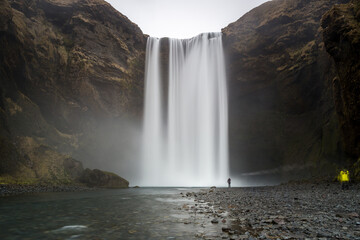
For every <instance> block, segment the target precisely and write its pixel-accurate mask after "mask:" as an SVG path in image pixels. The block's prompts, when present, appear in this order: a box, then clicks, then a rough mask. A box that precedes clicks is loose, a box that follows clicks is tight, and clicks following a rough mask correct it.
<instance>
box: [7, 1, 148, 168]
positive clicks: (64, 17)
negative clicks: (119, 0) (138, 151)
mask: <svg viewBox="0 0 360 240" xmlns="http://www.w3.org/2000/svg"><path fill="white" fill-rule="evenodd" d="M0 16H1V17H0V45H1V46H2V47H1V49H0V89H1V92H0V94H1V95H0V123H1V124H0V136H1V137H2V139H3V141H2V143H4V144H3V145H2V147H3V146H7V147H4V148H6V149H9V151H7V150H4V151H0V152H1V154H4V155H2V156H1V159H3V157H4V156H5V155H11V157H10V158H11V159H17V161H18V162H19V164H20V165H21V162H23V157H24V154H25V153H23V152H21V151H22V150H21V149H22V148H21V146H20V144H19V142H22V139H24V138H26V139H28V140H29V139H30V140H29V141H32V142H34V144H31V146H34V147H35V146H38V145H41V146H46V147H48V148H50V149H51V150H52V152H53V153H54V154H55V153H56V152H59V154H71V155H73V156H76V157H78V158H80V159H81V160H84V159H86V157H84V156H85V155H84V154H82V153H81V149H82V151H84V149H85V150H86V148H87V147H88V146H90V145H91V144H89V142H90V143H92V141H93V139H94V138H95V136H94V132H96V130H97V127H98V126H99V123H100V122H101V121H104V119H105V120H109V121H111V120H113V119H122V118H124V117H128V116H139V115H140V114H141V111H142V95H143V75H144V72H143V71H144V59H145V56H144V54H145V36H144V35H143V34H142V32H141V30H140V29H139V28H138V27H137V25H135V24H133V23H132V22H130V21H129V20H128V19H127V18H126V17H125V16H123V15H122V14H120V13H119V12H117V11H116V10H115V9H113V8H112V7H111V6H110V5H109V4H108V3H106V2H105V1H102V0H76V1H63V0H31V1H20V0H0ZM85 143H86V145H84V144H85ZM93 145H94V144H93ZM36 149H37V147H35V148H34V149H27V151H30V152H31V151H36ZM79 149H80V150H79ZM38 154H40V155H41V156H42V157H45V156H46V154H43V153H42V152H41V151H40V152H39V153H38ZM55 155H56V154H55ZM64 156H65V155H64ZM40 158H41V157H40ZM65 158H66V157H65ZM89 161H91V160H89ZM96 161H99V159H96ZM99 162H100V161H99ZM69 164H70V163H69V162H67V163H65V165H66V166H68V165H69ZM13 165H14V166H17V164H13ZM70 165H71V164H70ZM70 165H69V166H70ZM75 165H76V164H75ZM14 166H12V167H14ZM12 167H10V168H8V167H5V168H2V171H8V169H9V171H10V169H12ZM73 167H74V166H72V165H71V168H73ZM75 168H76V167H75ZM14 169H16V167H14ZM73 170H74V169H73ZM73 170H71V171H73ZM74 171H75V172H71V173H70V175H73V174H76V170H74Z"/></svg>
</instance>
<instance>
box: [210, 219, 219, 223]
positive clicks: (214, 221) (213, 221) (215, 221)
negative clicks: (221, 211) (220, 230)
mask: <svg viewBox="0 0 360 240" xmlns="http://www.w3.org/2000/svg"><path fill="white" fill-rule="evenodd" d="M211 223H219V220H217V219H216V218H214V219H212V220H211Z"/></svg>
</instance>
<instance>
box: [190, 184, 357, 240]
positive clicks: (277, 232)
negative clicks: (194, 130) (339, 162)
mask: <svg viewBox="0 0 360 240" xmlns="http://www.w3.org/2000/svg"><path fill="white" fill-rule="evenodd" d="M186 196H187V197H192V198H193V199H194V205H193V206H189V208H188V209H187V211H189V213H190V214H203V215H204V218H203V219H204V221H208V223H210V224H211V223H212V224H220V225H221V226H219V227H221V229H222V230H219V232H218V234H217V235H215V236H213V235H212V236H208V235H206V234H202V235H201V234H197V236H198V237H199V238H203V239H360V226H359V223H360V217H359V215H360V184H356V185H352V186H350V189H349V190H341V186H340V184H336V183H317V184H308V183H298V184H285V185H279V186H271V187H247V188H216V189H214V188H212V189H206V190H202V191H200V192H196V193H187V194H186ZM214 219H216V220H217V222H218V223H215V222H214ZM204 225H205V224H204Z"/></svg>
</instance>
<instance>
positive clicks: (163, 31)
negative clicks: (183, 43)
mask: <svg viewBox="0 0 360 240" xmlns="http://www.w3.org/2000/svg"><path fill="white" fill-rule="evenodd" d="M106 1H107V2H109V3H110V4H111V5H112V6H113V7H114V8H116V9H117V10H118V11H119V12H121V13H122V14H124V15H125V16H127V17H128V18H129V19H130V20H131V21H132V22H134V23H136V24H137V25H138V26H139V27H140V28H141V30H142V31H143V33H145V34H149V35H150V36H153V37H172V38H190V37H193V36H196V35H197V34H199V33H202V32H220V31H221V28H224V27H226V26H227V25H228V24H229V23H232V22H234V21H236V20H237V19H239V18H240V17H241V16H242V15H244V14H245V13H247V12H248V11H250V10H251V9H252V8H254V7H257V6H259V5H260V4H262V3H264V2H267V1H268V0H106Z"/></svg>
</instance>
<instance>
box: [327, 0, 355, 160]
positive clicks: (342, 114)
mask: <svg viewBox="0 0 360 240" xmlns="http://www.w3.org/2000/svg"><path fill="white" fill-rule="evenodd" d="M322 27H323V29H324V31H323V36H324V42H325V47H326V50H327V51H328V53H329V54H330V55H331V57H332V58H333V59H334V62H335V66H336V70H337V71H336V73H337V76H336V77H334V78H333V81H332V88H333V92H334V100H335V107H336V111H337V113H338V116H339V122H340V126H341V130H342V137H343V140H344V146H345V151H346V153H347V154H348V155H349V156H350V157H351V158H352V159H357V158H359V157H360V61H359V59H360V2H359V1H351V2H350V3H348V4H342V5H336V6H334V7H333V8H331V10H330V11H329V12H327V13H326V14H325V15H324V17H323V19H322Z"/></svg>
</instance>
